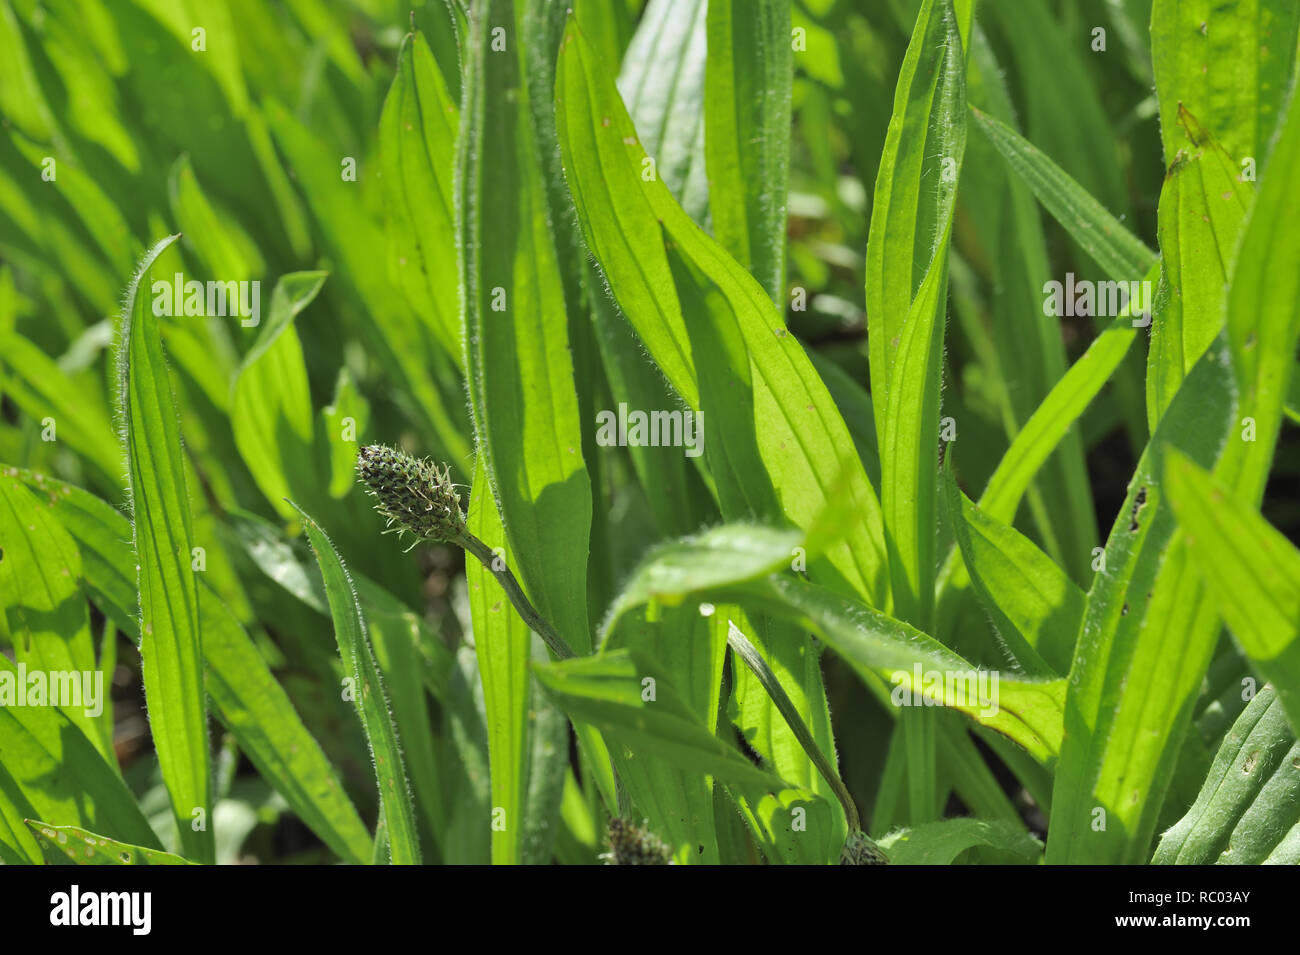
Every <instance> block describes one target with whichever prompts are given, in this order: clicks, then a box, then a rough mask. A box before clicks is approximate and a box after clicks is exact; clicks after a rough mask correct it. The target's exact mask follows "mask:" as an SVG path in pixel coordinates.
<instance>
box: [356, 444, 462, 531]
mask: <svg viewBox="0 0 1300 955" xmlns="http://www.w3.org/2000/svg"><path fill="white" fill-rule="evenodd" d="M357 475H358V477H360V478H361V483H362V484H364V485H365V487H366V493H367V494H369V495H370V496H371V497H373V498H374V499H375V501H376V502H377V503H376V504H375V510H376V511H378V512H379V513H380V514H381V515H382V516H383V517H385V518H387V519H388V527H389V530H390V531H395V532H396V533H397V534H398V535H399V536H400V535H401V534H403V533H407V532H409V533H410V534H411V535H412V536H414V537H415V543H414V544H412V545H411V546H412V547H414V546H415V544H418V543H420V542H421V541H448V542H457V541H459V540H460V539H461V537H462V535H463V534H464V532H465V513H464V511H462V510H461V507H460V497H459V495H457V494H456V488H455V485H453V484H452V483H451V474H450V471H449V470H448V469H447V468H446V467H443V468H441V469H440V468H439V467H438V466H437V465H436V464H434V463H433V462H432V461H427V460H424V459H422V458H417V457H414V456H412V455H409V454H407V453H406V452H405V451H399V450H397V449H396V448H389V447H385V446H384V445H382V444H371V445H367V446H366V447H364V448H362V449H361V453H360V454H358V455H357Z"/></svg>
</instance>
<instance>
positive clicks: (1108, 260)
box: [971, 107, 1156, 282]
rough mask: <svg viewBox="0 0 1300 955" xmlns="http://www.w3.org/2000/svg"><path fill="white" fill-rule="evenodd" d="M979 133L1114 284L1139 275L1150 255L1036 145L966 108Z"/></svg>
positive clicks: (1146, 267) (1147, 266) (1150, 260)
mask: <svg viewBox="0 0 1300 955" xmlns="http://www.w3.org/2000/svg"><path fill="white" fill-rule="evenodd" d="M971 116H972V117H974V119H975V125H976V126H977V127H979V130H980V132H982V133H983V134H984V135H985V136H987V137H988V140H989V142H991V143H992V144H993V145H994V146H996V147H997V150H998V152H1000V153H1001V154H1002V158H1004V159H1005V160H1006V161H1007V165H1009V166H1010V167H1011V168H1012V169H1013V170H1014V171H1015V173H1016V174H1017V175H1018V176H1020V178H1021V179H1023V180H1024V181H1025V182H1026V183H1027V184H1028V186H1029V188H1030V189H1032V190H1033V192H1034V195H1036V196H1037V197H1038V201H1039V202H1041V203H1042V204H1043V208H1045V209H1046V210H1047V211H1048V212H1050V213H1051V214H1052V218H1054V219H1056V221H1057V222H1059V223H1061V225H1062V226H1063V227H1064V228H1065V231H1066V232H1068V233H1070V235H1071V236H1072V237H1073V238H1074V240H1075V241H1076V242H1078V243H1079V245H1080V247H1081V248H1083V250H1084V251H1085V252H1087V253H1088V254H1089V255H1091V256H1092V257H1093V258H1094V259H1095V260H1096V261H1097V264H1098V265H1100V266H1101V267H1102V269H1103V270H1104V271H1105V272H1106V274H1107V275H1108V276H1109V277H1110V278H1112V279H1114V280H1115V281H1118V282H1127V281H1130V280H1132V279H1133V278H1134V276H1138V275H1144V274H1146V272H1147V271H1148V270H1149V269H1150V268H1151V266H1152V265H1154V264H1155V261H1156V254H1155V253H1154V252H1152V251H1151V250H1150V249H1148V248H1147V247H1146V246H1145V245H1144V244H1143V243H1142V241H1141V240H1140V239H1138V238H1137V237H1136V236H1135V235H1133V233H1131V232H1129V230H1128V229H1126V228H1125V227H1124V224H1123V223H1121V222H1120V221H1119V220H1118V219H1116V218H1115V217H1114V216H1113V215H1112V214H1111V213H1110V212H1109V211H1108V210H1107V209H1106V207H1105V206H1103V205H1102V204H1101V203H1100V202H1098V201H1097V200H1096V199H1095V198H1093V197H1092V195H1090V194H1089V193H1088V192H1087V190H1085V189H1084V188H1083V187H1082V186H1080V185H1079V184H1078V183H1077V182H1075V181H1074V179H1072V178H1071V177H1070V176H1069V174H1067V173H1066V172H1065V170H1063V169H1062V168H1061V167H1060V166H1058V165H1057V164H1056V163H1054V162H1053V161H1052V160H1051V159H1049V158H1048V157H1047V156H1046V155H1044V154H1043V152H1042V151H1041V150H1039V149H1038V147H1036V146H1034V144H1033V143H1031V142H1029V140H1027V139H1025V138H1024V137H1023V136H1021V135H1020V134H1019V133H1017V132H1016V131H1015V130H1014V129H1012V128H1011V127H1009V126H1007V125H1006V124H1005V123H1002V122H999V121H998V120H997V119H994V118H993V117H992V116H989V115H988V114H987V113H984V112H981V111H980V110H978V109H976V108H974V107H971Z"/></svg>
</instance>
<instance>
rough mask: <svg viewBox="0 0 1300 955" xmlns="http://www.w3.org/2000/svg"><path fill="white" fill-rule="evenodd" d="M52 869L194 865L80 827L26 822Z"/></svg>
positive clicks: (177, 857)
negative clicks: (61, 866)
mask: <svg viewBox="0 0 1300 955" xmlns="http://www.w3.org/2000/svg"><path fill="white" fill-rule="evenodd" d="M27 828H29V829H30V830H31V831H32V832H33V833H34V834H35V835H36V840H37V843H38V844H39V845H40V847H41V852H42V853H43V854H44V856H45V861H46V862H47V863H48V864H49V865H67V864H68V863H69V862H71V863H72V864H74V865H193V864H194V863H192V862H191V861H190V860H189V859H183V858H181V857H180V856H178V855H173V854H172V853H170V852H159V851H158V850H157V849H150V848H148V847H147V846H133V845H131V844H130V843H127V842H118V841H117V840H116V839H108V838H106V837H104V836H101V835H98V834H97V833H94V832H91V831H89V830H88V829H81V828H79V827H77V826H52V825H50V824H49V823H48V822H40V821H39V820H36V819H28V820H27Z"/></svg>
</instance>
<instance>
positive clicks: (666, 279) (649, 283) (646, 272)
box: [556, 24, 886, 603]
mask: <svg viewBox="0 0 1300 955" xmlns="http://www.w3.org/2000/svg"><path fill="white" fill-rule="evenodd" d="M556 87H557V89H556V93H557V101H558V102H557V115H556V119H557V124H558V126H559V132H560V144H561V150H562V154H563V156H564V166H565V173H566V176H567V177H568V181H569V187H570V191H571V193H572V195H573V198H574V203H575V205H576V207H577V210H578V218H579V221H580V222H581V223H582V226H583V232H584V235H585V236H586V239H587V244H588V247H589V248H590V249H591V251H592V253H593V255H594V256H595V258H596V259H597V261H598V262H599V263H600V265H601V268H602V269H603V271H604V274H605V276H606V278H607V279H608V280H609V282H610V287H611V289H612V291H613V292H614V295H615V297H616V298H617V299H618V302H619V305H620V306H621V308H622V310H623V312H624V314H625V315H626V316H627V318H628V320H629V321H630V322H631V323H632V325H633V327H634V328H635V329H636V331H637V334H638V335H639V337H640V338H641V341H642V343H643V344H644V345H645V346H646V348H647V349H648V351H649V352H650V355H651V357H652V358H653V359H654V360H655V362H656V363H657V364H658V365H659V367H660V369H662V370H663V372H664V374H665V376H666V377H667V378H668V380H669V382H670V383H671V384H672V386H673V388H674V389H675V390H676V391H677V393H678V394H679V395H680V396H681V397H682V398H683V400H685V401H686V403H687V404H688V405H689V406H690V407H691V408H692V409H694V410H699V409H700V407H701V384H700V380H699V378H697V374H696V362H695V358H694V357H693V355H692V336H691V334H690V333H688V331H687V328H686V324H685V321H684V319H683V300H682V297H680V296H679V294H678V285H677V283H678V281H679V280H680V279H681V278H682V277H683V276H686V275H691V276H693V278H696V279H698V278H700V277H702V278H703V279H704V280H707V283H706V284H705V285H704V287H700V288H695V289H693V290H688V294H692V293H693V295H694V296H695V300H697V301H698V300H700V298H702V297H705V296H708V295H714V296H716V297H718V298H720V299H721V300H722V302H721V303H720V304H719V310H718V311H713V315H714V316H718V315H724V316H729V320H731V321H734V324H735V329H736V333H738V334H739V335H740V336H741V338H742V340H743V346H744V348H745V350H747V352H748V355H749V365H750V369H749V371H750V375H751V388H752V399H749V404H750V406H751V407H752V408H753V411H752V413H751V415H750V420H747V421H732V422H719V424H727V426H728V427H730V428H732V429H736V431H737V433H738V434H740V433H744V432H742V431H741V430H740V429H744V431H745V432H749V433H753V434H754V435H755V437H756V440H757V444H758V448H759V452H760V454H761V457H762V461H763V464H764V468H765V471H766V472H767V474H768V476H769V478H770V482H771V484H772V486H773V488H774V491H775V494H776V500H777V501H778V502H779V506H780V508H781V510H782V512H783V513H784V514H785V516H786V517H787V518H788V519H789V520H790V521H791V522H792V523H793V524H795V525H796V526H800V527H805V528H806V527H807V526H808V525H809V524H810V523H811V522H812V520H813V519H814V518H815V516H816V515H817V514H818V513H819V512H820V511H821V509H822V508H823V506H824V504H825V501H826V494H827V488H828V485H829V484H830V482H832V481H835V480H836V477H837V475H839V474H840V473H841V472H844V471H846V470H847V471H848V473H849V478H850V480H849V481H848V484H847V489H846V490H845V492H844V493H845V497H846V499H847V500H849V501H851V502H852V504H853V507H852V508H851V509H850V513H851V514H852V515H853V518H854V519H852V520H851V521H850V525H851V526H849V527H848V528H847V529H846V534H845V538H846V543H843V544H841V545H839V546H838V547H836V548H834V549H832V551H831V553H830V555H829V556H830V562H831V564H832V565H833V567H834V570H835V572H836V573H837V574H838V575H840V576H841V577H842V578H843V579H844V580H845V581H847V585H848V586H849V587H851V588H852V589H854V590H856V591H857V592H859V593H862V594H865V595H869V598H870V599H871V600H872V601H873V602H875V603H883V602H884V600H885V592H886V587H885V581H884V575H883V571H884V555H883V551H882V545H881V541H882V539H883V532H882V530H881V525H880V520H879V505H878V501H877V499H876V497H875V494H874V492H873V490H872V488H871V486H870V484H869V483H868V482H867V480H866V476H865V473H863V472H862V465H861V462H860V461H859V460H858V459H857V456H856V455H855V454H853V453H852V439H851V438H850V436H849V433H848V429H847V428H846V427H845V425H844V421H843V418H842V417H841V416H840V414H839V412H838V410H837V409H836V408H835V406H834V403H833V402H832V400H831V398H830V395H829V394H828V393H827V391H826V388H825V385H824V384H823V383H822V382H821V379H820V378H819V377H818V376H817V374H816V372H815V371H814V370H813V368H812V365H811V363H810V362H809V361H808V358H807V355H806V354H805V353H804V351H803V349H802V348H801V347H800V345H799V344H798V342H796V341H795V340H794V339H793V338H792V337H791V336H790V335H789V333H788V331H787V330H786V328H785V327H784V325H783V323H782V322H781V319H780V316H778V315H777V313H776V311H775V309H774V307H773V306H772V303H771V301H770V300H769V299H768V298H767V296H766V295H765V294H764V292H763V290H762V288H761V287H760V286H759V285H758V283H757V282H755V281H754V279H753V278H752V277H751V276H750V275H749V274H748V273H747V272H746V271H745V270H744V269H743V268H741V267H740V266H739V265H738V264H737V263H736V262H735V260H733V259H732V258H731V257H730V256H728V255H727V254H726V253H725V252H724V251H723V250H722V249H721V248H720V247H719V246H718V245H717V244H716V243H715V242H713V241H712V240H711V239H709V238H708V236H706V235H704V234H703V233H702V232H700V231H699V229H698V228H697V227H696V226H695V225H694V223H692V222H690V221H689V218H688V217H687V216H686V214H685V213H684V212H683V211H682V209H681V207H680V206H679V205H678V204H677V203H676V202H675V201H674V200H673V199H672V197H671V196H670V195H669V194H668V191H667V190H666V189H665V188H664V185H663V183H661V182H660V181H659V180H658V179H657V177H656V176H655V175H654V159H653V157H650V156H647V155H645V152H644V150H643V149H642V148H641V146H640V144H639V142H638V140H637V137H636V130H635V129H634V128H633V127H632V124H631V121H630V120H629V118H628V115H627V111H626V110H625V109H624V108H623V104H622V102H621V101H620V100H619V97H618V95H617V92H616V90H615V89H614V87H613V84H612V83H611V82H610V80H609V77H608V75H606V74H605V73H604V72H603V71H602V69H601V64H600V63H599V62H597V61H596V60H595V58H594V57H593V56H592V53H591V50H590V49H589V48H588V47H587V45H586V43H585V41H584V40H583V39H582V36H581V34H580V33H578V32H577V31H576V30H575V29H574V27H573V25H572V24H571V25H570V27H569V29H568V30H567V31H566V33H565V39H564V43H563V45H562V48H561V53H560V60H559V67H558V70H557V83H556ZM668 244H671V245H673V246H675V247H676V248H675V250H674V254H675V256H676V259H677V262H678V265H679V267H678V269H677V271H676V272H674V269H673V266H672V264H671V263H670V258H669V254H668V250H667V249H666V247H665V246H666V245H668ZM717 320H718V319H716V318H715V321H717ZM723 331H727V330H726V329H720V328H718V326H716V325H715V326H714V328H713V330H712V331H711V332H709V333H710V334H714V335H718V334H720V333H721V332H723ZM728 341H731V342H733V344H732V346H731V347H733V348H734V339H728ZM742 397H743V396H742ZM707 420H708V416H707V415H706V422H707ZM709 453H710V450H709V448H707V447H706V448H705V449H704V455H705V456H706V458H707V457H708V456H709ZM710 463H711V466H712V467H713V468H714V469H715V470H716V469H717V467H718V465H717V464H716V463H714V462H710ZM744 476H745V477H746V478H747V479H748V480H749V481H750V482H751V483H753V481H754V477H753V476H752V475H744Z"/></svg>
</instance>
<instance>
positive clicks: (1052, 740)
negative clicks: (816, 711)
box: [610, 525, 1065, 762]
mask: <svg viewBox="0 0 1300 955" xmlns="http://www.w3.org/2000/svg"><path fill="white" fill-rule="evenodd" d="M697 544H698V547H697ZM787 546H788V544H787V542H786V541H784V540H782V539H781V537H780V536H778V535H776V534H772V533H771V532H768V533H765V534H755V533H754V532H753V529H752V528H748V527H743V526H742V527H733V526H729V525H724V526H722V527H717V528H713V529H712V530H710V531H707V532H706V533H705V534H702V535H700V537H698V538H694V539H692V538H687V539H684V540H681V541H677V542H674V543H672V544H667V545H662V546H661V548H659V549H658V550H657V551H655V552H654V553H655V554H658V555H660V556H661V557H662V565H657V562H656V558H655V557H654V556H653V554H652V556H651V557H650V558H648V559H647V561H646V562H645V563H644V564H643V565H642V567H641V568H640V569H639V570H638V571H637V572H635V573H634V574H633V577H632V582H631V583H630V584H629V587H628V589H627V590H626V591H625V593H624V595H623V597H621V598H620V599H619V600H618V601H617V602H616V604H615V610H614V612H612V614H611V618H610V619H611V623H617V622H618V621H619V620H621V619H622V618H623V617H624V616H625V615H627V614H628V613H629V612H630V611H631V610H632V609H633V607H634V606H636V605H637V604H638V603H644V602H648V601H651V600H653V601H655V602H657V603H660V604H666V605H669V606H677V605H682V604H684V603H685V602H686V601H688V600H691V601H695V602H697V603H701V602H703V603H708V602H715V603H716V604H723V603H738V604H740V605H741V606H743V607H744V608H745V609H746V610H748V611H750V612H755V611H761V612H768V613H772V614H775V615H776V616H779V617H782V618H786V619H790V620H793V621H796V622H798V623H800V624H801V625H804V626H809V627H811V628H812V629H813V631H814V632H815V633H816V634H817V636H818V637H819V638H820V639H821V640H822V641H823V642H825V643H826V644H828V645H829V646H830V647H831V648H832V649H834V650H835V651H836V652H837V653H839V654H840V655H841V656H842V657H844V659H845V660H846V661H847V662H848V663H849V664H850V665H851V666H852V667H853V668H854V669H855V670H857V671H858V672H859V673H860V674H862V675H863V677H864V679H866V680H868V682H871V681H879V680H883V681H884V682H885V683H886V684H888V683H890V682H892V683H893V684H894V686H895V691H894V693H895V695H896V696H898V697H899V698H900V699H901V698H903V697H906V699H907V700H908V701H915V704H916V705H918V706H920V705H941V704H943V703H945V702H946V703H947V704H949V705H952V706H954V708H956V709H959V710H961V711H962V712H965V713H966V714H967V715H969V716H972V717H973V718H974V719H976V720H977V721H978V722H980V723H982V724H984V725H986V726H989V727H990V728H992V729H995V730H998V731H999V732H1002V733H1004V734H1005V735H1007V736H1010V737H1011V738H1012V739H1014V740H1016V741H1017V742H1019V743H1020V744H1021V745H1022V746H1024V747H1025V748H1026V749H1027V750H1029V751H1030V753H1032V754H1033V755H1034V756H1035V758H1037V759H1038V760H1040V761H1042V762H1047V761H1049V760H1050V759H1051V758H1052V757H1053V756H1054V754H1055V753H1056V751H1057V750H1058V749H1059V747H1060V743H1061V718H1062V708H1063V705H1064V696H1065V681H1064V680H1054V681H1040V680H1035V679H1033V678H1026V677H1023V676H1021V675H1019V674H1001V673H993V672H990V671H979V670H977V668H976V667H975V666H974V665H973V664H971V663H969V662H967V661H966V660H964V659H962V657H960V656H958V655H957V654H955V653H953V652H952V651H951V650H949V649H947V648H946V647H944V646H943V645H942V644H941V643H939V642H938V641H937V640H934V639H933V638H931V637H929V636H927V635H925V634H924V633H921V632H920V631H918V630H916V628H914V627H911V626H909V625H908V624H905V623H902V622H900V621H898V620H895V619H894V618H892V617H888V616H886V615H885V614H882V613H880V612H879V611H877V610H873V609H871V608H870V607H868V606H866V605H865V604H863V603H861V602H860V601H855V600H852V599H850V598H846V597H842V596H840V595H838V594H834V593H831V592H830V591H828V590H826V589H825V588H822V587H818V586H816V585H814V584H809V583H806V582H804V581H801V580H796V579H792V578H789V577H787V576H783V575H769V576H764V575H762V570H763V568H765V567H770V566H773V565H774V564H775V563H776V562H778V561H781V560H785V559H788V558H787V556H786V555H787V550H786V548H787ZM720 548H727V549H730V550H732V551H733V552H735V554H736V558H735V559H733V560H731V561H730V562H729V563H725V564H724V563H723V562H722V561H719V560H717V559H716V555H717V554H718V553H719V552H721V551H720ZM706 566H707V567H710V568H711V570H710V571H709V572H708V573H698V574H697V573H694V572H692V570H691V568H693V567H700V568H703V567H706ZM729 571H730V572H729ZM650 581H653V585H650V584H649V583H648V582H650ZM704 609H705V610H707V609H708V608H707V607H705V608H704ZM936 672H937V673H938V674H939V675H940V679H939V681H938V683H937V684H936V683H935V682H934V674H935V673H936ZM949 673H952V674H954V675H955V674H958V673H960V674H961V675H962V677H963V679H965V678H972V679H973V680H974V683H970V682H969V680H968V681H967V682H966V683H963V685H961V686H954V685H945V679H944V677H945V676H946V675H947V674H949ZM981 679H982V680H983V683H980V680H981ZM927 681H928V682H927ZM995 685H996V687H997V693H998V699H997V700H993V699H991V698H990V694H991V693H992V687H993V686H995ZM927 699H928V700H931V701H932V702H931V703H929V704H926V703H925V702H924V701H925V700H927ZM894 702H895V705H904V704H902V703H899V701H898V700H895V701H894Z"/></svg>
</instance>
